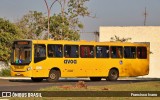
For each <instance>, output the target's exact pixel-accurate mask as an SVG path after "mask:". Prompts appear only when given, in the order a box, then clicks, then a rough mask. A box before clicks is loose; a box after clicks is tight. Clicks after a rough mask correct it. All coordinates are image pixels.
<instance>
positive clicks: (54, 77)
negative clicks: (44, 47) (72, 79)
mask: <svg viewBox="0 0 160 100" xmlns="http://www.w3.org/2000/svg"><path fill="white" fill-rule="evenodd" d="M59 77H60V71H59V70H51V71H50V72H49V77H48V78H47V81H48V82H56V81H58V80H59Z"/></svg>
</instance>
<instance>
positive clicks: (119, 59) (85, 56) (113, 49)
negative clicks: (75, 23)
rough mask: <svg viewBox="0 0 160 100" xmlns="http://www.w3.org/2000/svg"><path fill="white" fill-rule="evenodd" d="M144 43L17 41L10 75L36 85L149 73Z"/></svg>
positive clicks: (146, 50)
mask: <svg viewBox="0 0 160 100" xmlns="http://www.w3.org/2000/svg"><path fill="white" fill-rule="evenodd" d="M149 50H150V46H149V44H147V43H129V42H125V43H124V42H123V43H122V42H88V41H63V40H59V41H55V40H16V41H14V43H13V47H12V56H11V76H17V77H18V76H20V77H31V79H32V80H33V81H35V82H40V81H42V80H43V79H47V80H48V81H49V82H54V81H58V80H59V78H60V77H62V78H67V77H68V78H71V77H75V78H90V80H91V81H100V80H101V79H102V78H106V79H107V80H111V81H114V80H117V79H118V78H119V77H121V76H127V77H128V76H143V75H148V73H149V54H150V51H149Z"/></svg>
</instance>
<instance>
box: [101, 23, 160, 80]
mask: <svg viewBox="0 0 160 100" xmlns="http://www.w3.org/2000/svg"><path fill="white" fill-rule="evenodd" d="M115 35H116V36H118V37H120V38H131V40H129V42H150V51H151V52H152V54H150V72H149V75H148V76H147V77H159V78H160V72H159V71H160V26H122V27H121V26H117V27H115V26H110V27H108V26H106V27H105V26H101V27H100V29H99V41H100V42H102V41H111V37H115Z"/></svg>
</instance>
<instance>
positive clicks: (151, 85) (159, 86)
mask: <svg viewBox="0 0 160 100" xmlns="http://www.w3.org/2000/svg"><path fill="white" fill-rule="evenodd" d="M106 90H107V91H160V81H153V82H141V83H129V84H118V85H115V84H114V85H106V86H87V89H86V88H75V87H74V86H72V85H64V86H52V87H48V88H42V89H40V91H106Z"/></svg>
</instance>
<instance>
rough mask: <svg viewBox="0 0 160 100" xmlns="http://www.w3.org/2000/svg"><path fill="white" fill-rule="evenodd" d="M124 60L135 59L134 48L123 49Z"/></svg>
mask: <svg viewBox="0 0 160 100" xmlns="http://www.w3.org/2000/svg"><path fill="white" fill-rule="evenodd" d="M124 58H136V47H129V46H126V47H124Z"/></svg>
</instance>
